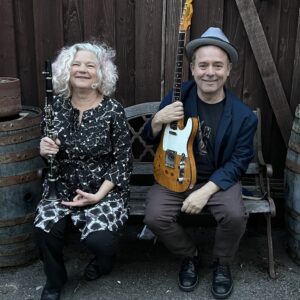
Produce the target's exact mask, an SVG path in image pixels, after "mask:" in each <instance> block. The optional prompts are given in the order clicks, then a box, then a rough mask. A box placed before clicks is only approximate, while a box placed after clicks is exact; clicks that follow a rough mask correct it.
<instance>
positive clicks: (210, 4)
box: [0, 0, 300, 178]
mask: <svg viewBox="0 0 300 300" xmlns="http://www.w3.org/2000/svg"><path fill="white" fill-rule="evenodd" d="M182 2H183V1H182V0H0V41H1V43H0V62H1V64H0V76H11V77H18V78H20V80H21V90H22V103H23V104H26V105H33V106H39V107H43V105H44V96H45V92H44V78H43V76H42V74H41V73H42V70H43V68H44V61H45V59H54V58H55V56H56V54H57V51H58V50H59V49H60V48H61V47H62V46H64V45H70V44H73V43H75V42H80V41H86V40H93V39H94V40H100V41H105V42H107V43H108V44H109V45H110V46H112V47H113V48H115V49H116V53H117V61H116V63H117V66H118V70H119V83H118V89H117V93H116V95H115V96H116V98H117V99H118V100H119V101H120V102H121V103H122V104H123V105H124V106H129V105H132V104H135V103H141V102H145V101H157V100H160V99H161V98H162V97H163V96H164V95H165V94H166V92H167V91H168V90H169V89H170V88H171V87H172V83H173V73H174V62H175V53H176V44H177V43H176V40H177V31H178V24H179V19H180V11H181V8H182V4H183V3H182ZM193 2H194V3H193V8H194V14H193V19H192V25H191V29H190V33H189V38H190V39H193V38H195V37H198V36H200V35H201V33H202V32H203V31H204V30H205V29H206V28H207V27H209V26H218V27H221V28H223V30H224V32H225V33H226V35H227V36H228V37H229V39H230V41H231V42H232V43H233V44H234V45H235V46H236V47H237V49H238V51H239V62H238V63H237V64H236V65H235V66H234V68H233V71H232V73H231V76H230V79H229V81H228V86H229V87H230V88H231V89H232V90H233V91H234V92H235V93H236V94H237V95H238V96H240V97H241V98H243V99H244V101H245V102H246V103H247V104H248V105H249V106H250V107H251V108H255V107H260V108H261V111H262V116H263V121H262V125H263V151H264V155H265V157H266V158H267V161H268V162H271V163H272V164H273V166H274V169H275V177H277V178H282V176H283V169H284V163H285V156H286V147H287V142H288V139H289V133H290V130H291V123H292V119H293V114H294V111H295V107H296V105H297V104H298V103H299V102H300V84H299V82H300V58H299V54H300V45H299V44H300V22H299V20H300V16H299V8H300V1H299V0H272V1H271V0H214V1H211V0H194V1H193ZM189 77H190V73H189V67H188V63H187V62H185V75H184V78H185V79H188V78H189Z"/></svg>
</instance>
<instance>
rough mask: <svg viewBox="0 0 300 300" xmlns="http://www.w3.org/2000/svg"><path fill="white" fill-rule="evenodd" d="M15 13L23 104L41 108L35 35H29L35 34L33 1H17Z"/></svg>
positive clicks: (15, 2)
mask: <svg viewBox="0 0 300 300" xmlns="http://www.w3.org/2000/svg"><path fill="white" fill-rule="evenodd" d="M14 12H15V26H16V50H17V61H18V69H19V78H20V82H21V94H22V104H24V105H34V106H39V98H38V89H37V77H38V74H37V73H36V72H35V70H36V61H35V47H34V35H33V34H28V33H29V32H34V24H33V7H32V1H31V0H30V1H29V0H26V1H24V0H15V1H14ZM33 70H34V71H33Z"/></svg>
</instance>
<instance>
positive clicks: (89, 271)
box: [84, 258, 102, 281]
mask: <svg viewBox="0 0 300 300" xmlns="http://www.w3.org/2000/svg"><path fill="white" fill-rule="evenodd" d="M101 275H102V274H101V272H100V270H99V267H98V263H97V260H96V258H93V259H92V260H91V261H90V262H89V264H88V265H87V266H86V268H85V270H84V278H85V279H86V280H89V281H91V280H96V279H98V278H99V277H100V276H101Z"/></svg>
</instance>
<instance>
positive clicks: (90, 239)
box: [83, 230, 119, 280]
mask: <svg viewBox="0 0 300 300" xmlns="http://www.w3.org/2000/svg"><path fill="white" fill-rule="evenodd" d="M83 243H84V244H85V246H86V247H87V248H88V249H89V251H91V253H93V254H94V255H95V258H94V259H93V260H92V261H91V262H90V263H89V265H88V266H87V268H86V270H85V277H86V279H88V280H94V279H97V278H98V277H100V276H101V275H103V274H108V273H110V271H111V270H112V268H113V265H114V262H115V256H116V253H117V251H118V247H119V233H118V232H111V231H108V230H100V231H95V232H92V233H91V234H89V235H88V236H87V238H86V239H85V240H84V241H83Z"/></svg>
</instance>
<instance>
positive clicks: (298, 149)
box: [289, 141, 300, 154]
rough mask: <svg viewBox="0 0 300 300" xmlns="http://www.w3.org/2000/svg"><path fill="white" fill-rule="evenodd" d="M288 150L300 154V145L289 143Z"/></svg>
mask: <svg viewBox="0 0 300 300" xmlns="http://www.w3.org/2000/svg"><path fill="white" fill-rule="evenodd" d="M289 148H290V149H292V150H293V151H295V152H297V153H299V154H300V145H299V144H296V143H294V142H291V141H289Z"/></svg>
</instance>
